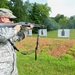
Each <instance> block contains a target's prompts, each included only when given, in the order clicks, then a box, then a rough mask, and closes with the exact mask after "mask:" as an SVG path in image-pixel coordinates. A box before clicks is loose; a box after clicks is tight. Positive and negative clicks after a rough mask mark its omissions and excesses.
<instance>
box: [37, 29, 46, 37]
mask: <svg viewBox="0 0 75 75" xmlns="http://www.w3.org/2000/svg"><path fill="white" fill-rule="evenodd" d="M38 32H39V36H47V29H39V31H38Z"/></svg>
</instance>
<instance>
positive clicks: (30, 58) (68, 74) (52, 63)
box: [17, 29, 75, 75]
mask: <svg viewBox="0 0 75 75" xmlns="http://www.w3.org/2000/svg"><path fill="white" fill-rule="evenodd" d="M70 32H71V33H70V39H75V34H74V33H75V30H74V29H72V30H71V31H70ZM33 37H36V34H33ZM47 37H48V38H52V39H57V38H58V37H57V30H55V31H50V32H48V36H47ZM44 38H45V37H44ZM58 39H59V38H58ZM26 44H28V46H31V45H29V43H26ZM32 44H33V42H32ZM45 49H47V48H46V47H45ZM45 49H44V50H43V52H42V53H41V54H39V55H38V58H37V60H36V61H35V55H34V53H33V54H30V55H25V56H24V55H22V54H20V53H18V52H17V67H18V72H19V75H75V58H74V57H73V56H72V55H71V53H72V52H73V54H75V45H73V46H72V48H70V51H68V52H67V53H66V54H65V55H64V56H61V57H59V58H56V57H52V56H50V55H47V53H46V50H45Z"/></svg>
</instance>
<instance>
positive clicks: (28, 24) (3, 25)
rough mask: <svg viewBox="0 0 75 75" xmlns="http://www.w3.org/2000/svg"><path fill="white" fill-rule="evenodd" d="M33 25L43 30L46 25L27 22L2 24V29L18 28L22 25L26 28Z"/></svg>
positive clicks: (0, 24) (0, 25)
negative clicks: (17, 26)
mask: <svg viewBox="0 0 75 75" xmlns="http://www.w3.org/2000/svg"><path fill="white" fill-rule="evenodd" d="M31 24H32V25H33V26H34V27H37V28H43V27H44V25H41V24H34V23H26V22H18V23H0V27H13V26H16V25H22V26H25V27H30V25H31Z"/></svg>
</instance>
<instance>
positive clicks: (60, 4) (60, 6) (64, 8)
mask: <svg viewBox="0 0 75 75" xmlns="http://www.w3.org/2000/svg"><path fill="white" fill-rule="evenodd" d="M74 2H75V0H59V1H57V0H48V2H47V3H48V5H49V6H50V7H51V10H52V13H50V15H51V16H53V17H54V16H56V15H57V14H63V15H64V16H68V17H70V16H72V15H74V14H75V4H74ZM72 3H73V4H72Z"/></svg>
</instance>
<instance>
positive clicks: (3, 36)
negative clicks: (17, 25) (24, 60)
mask: <svg viewBox="0 0 75 75" xmlns="http://www.w3.org/2000/svg"><path fill="white" fill-rule="evenodd" d="M16 34H17V31H16V29H14V28H8V27H5V28H0V42H5V41H6V40H8V39H11V38H12V37H14V36H15V35H16Z"/></svg>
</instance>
